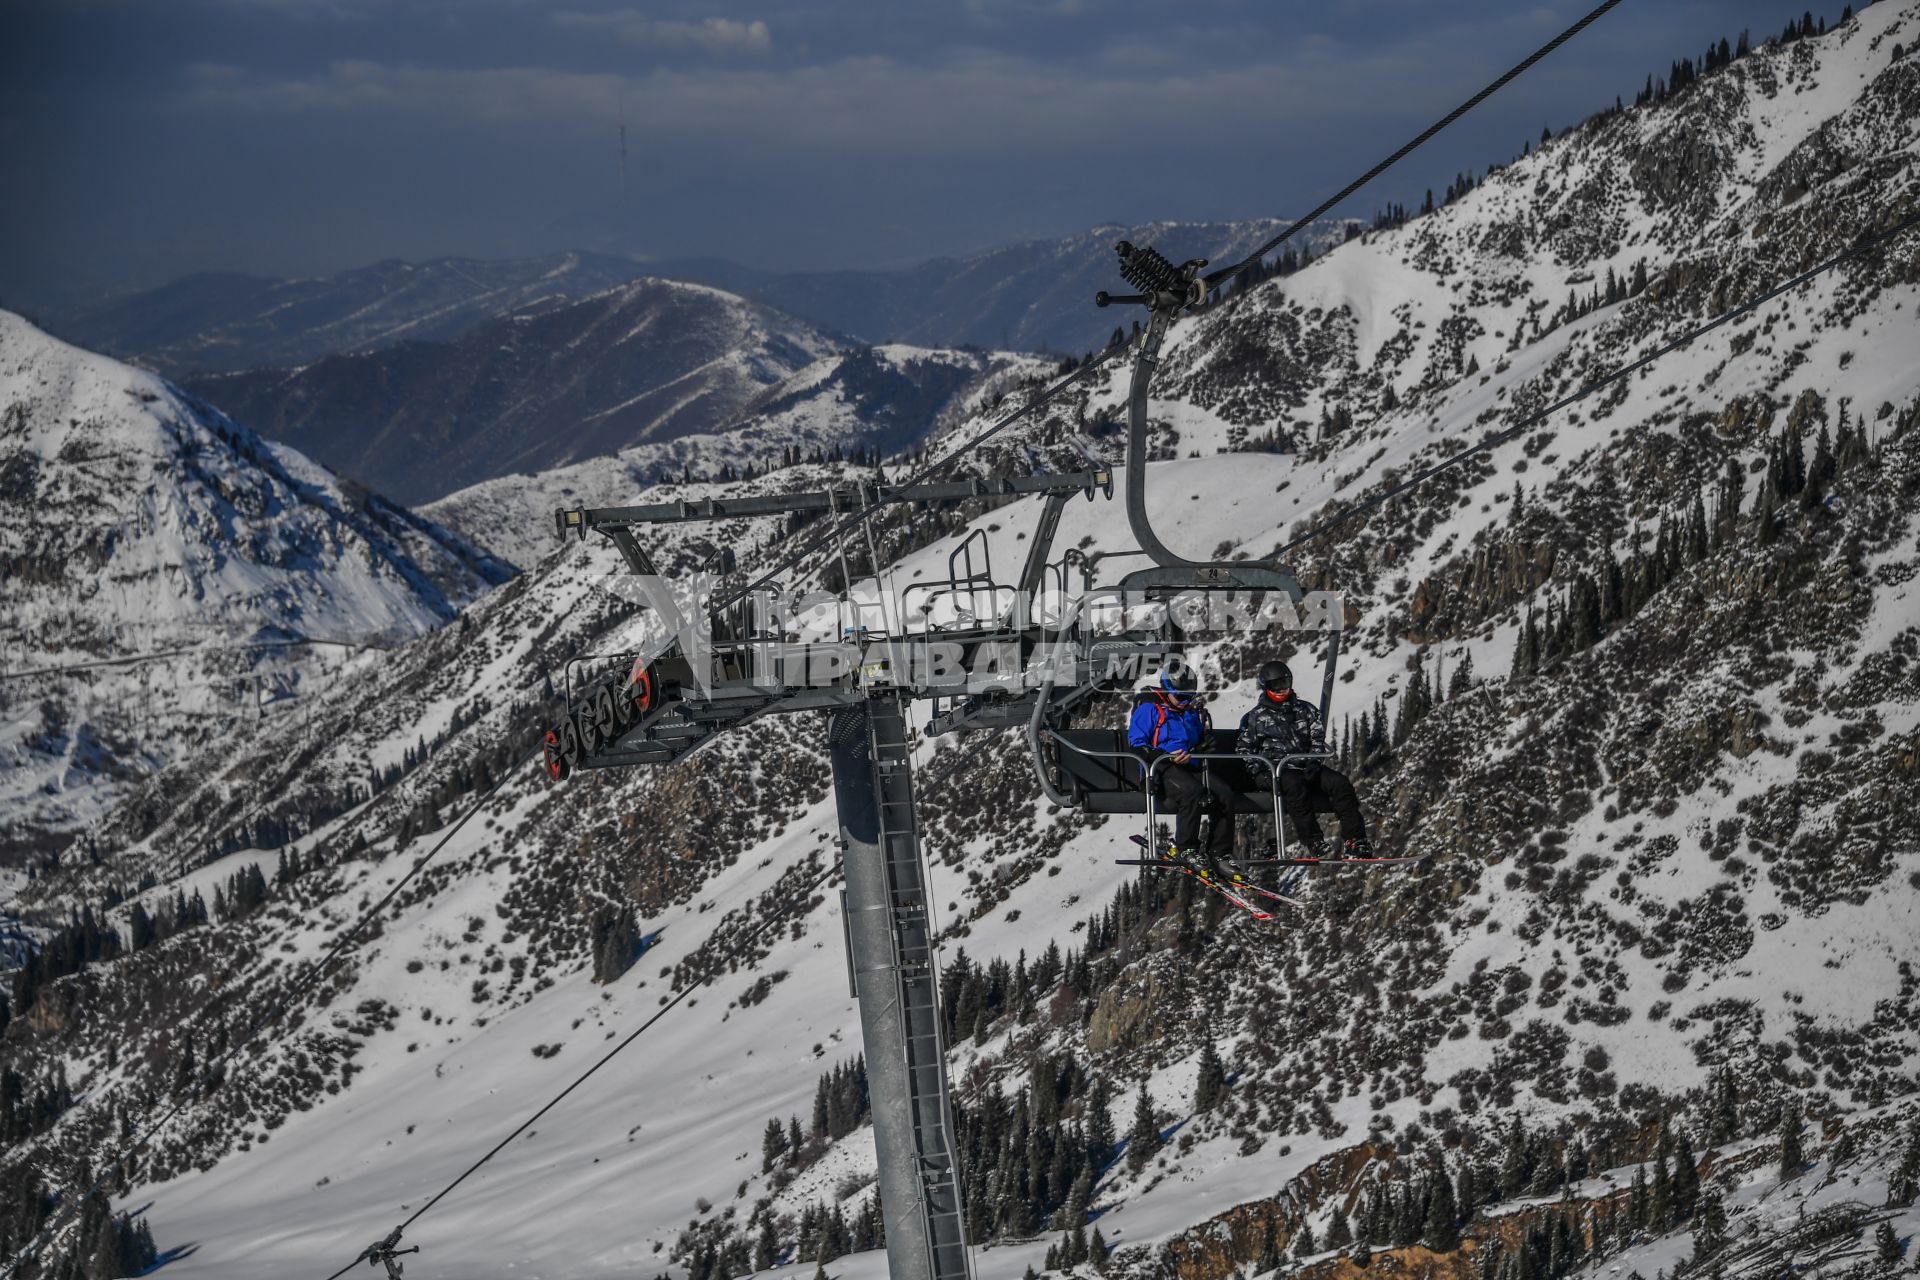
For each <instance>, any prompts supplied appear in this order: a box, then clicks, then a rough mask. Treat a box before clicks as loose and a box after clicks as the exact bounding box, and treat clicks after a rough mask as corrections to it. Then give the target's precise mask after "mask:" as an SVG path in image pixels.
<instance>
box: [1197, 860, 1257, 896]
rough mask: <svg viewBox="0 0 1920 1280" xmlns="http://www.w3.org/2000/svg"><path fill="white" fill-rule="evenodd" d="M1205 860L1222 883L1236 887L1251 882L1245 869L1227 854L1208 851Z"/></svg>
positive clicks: (1251, 878)
mask: <svg viewBox="0 0 1920 1280" xmlns="http://www.w3.org/2000/svg"><path fill="white" fill-rule="evenodd" d="M1206 861H1207V862H1208V863H1209V864H1211V866H1212V868H1213V874H1214V876H1215V877H1216V878H1217V879H1218V880H1219V881H1220V882H1221V883H1223V884H1226V885H1230V886H1232V887H1233V888H1236V889H1238V888H1242V887H1244V886H1246V885H1248V884H1251V883H1252V882H1253V877H1252V876H1251V875H1249V874H1248V872H1247V869H1246V868H1245V867H1243V866H1241V865H1240V864H1239V863H1238V862H1236V861H1235V860H1234V859H1233V857H1232V856H1231V855H1229V854H1224V853H1210V854H1207V855H1206Z"/></svg>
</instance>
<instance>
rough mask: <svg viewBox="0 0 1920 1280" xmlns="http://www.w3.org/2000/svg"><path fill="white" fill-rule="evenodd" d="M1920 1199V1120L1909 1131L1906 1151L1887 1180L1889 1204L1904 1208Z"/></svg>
mask: <svg viewBox="0 0 1920 1280" xmlns="http://www.w3.org/2000/svg"><path fill="white" fill-rule="evenodd" d="M1915 1199H1920V1120H1915V1121H1914V1122H1913V1127H1912V1128H1910V1129H1908V1130H1907V1146H1906V1150H1905V1151H1904V1152H1902V1153H1901V1156H1900V1163H1899V1164H1897V1165H1895V1166H1894V1170H1893V1176H1892V1177H1891V1178H1889V1179H1888V1180H1887V1203H1888V1204H1889V1205H1892V1206H1895V1207H1899V1208H1904V1207H1906V1206H1907V1205H1910V1204H1912V1203H1913V1202H1914V1200H1915Z"/></svg>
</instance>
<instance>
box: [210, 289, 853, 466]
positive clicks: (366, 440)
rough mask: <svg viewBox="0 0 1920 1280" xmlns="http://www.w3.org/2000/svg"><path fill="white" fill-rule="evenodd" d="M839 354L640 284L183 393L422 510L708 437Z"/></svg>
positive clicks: (774, 316) (805, 331)
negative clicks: (464, 491)
mask: <svg viewBox="0 0 1920 1280" xmlns="http://www.w3.org/2000/svg"><path fill="white" fill-rule="evenodd" d="M837 345H838V343H837V341H836V340H835V339H833V338H831V337H829V336H828V335H827V334H825V333H823V332H822V331H821V330H819V329H817V328H815V327H813V326H812V325H809V324H805V323H803V322H801V321H798V320H795V319H793V318H792V317H790V316H786V315H783V314H781V313H779V312H776V311H773V310H772V309H771V308H768V307H764V306H760V305H758V304H754V303H749V302H746V301H743V300H742V299H740V298H738V297H736V296H734V295H732V294H728V293H722V292H720V291H719V290H716V289H710V288H707V287H705V286H701V285H688V284H678V283H674V282H671V281H666V280H653V279H645V280H638V281H635V282H633V283H632V284H628V285H624V286H622V287H620V288H617V289H612V290H609V291H606V292H604V293H599V294H595V295H594V296H592V297H590V298H586V299H583V300H581V301H579V302H574V303H571V304H569V305H566V306H562V307H555V308H551V309H543V310H539V311H536V312H523V313H518V314H514V315H511V316H506V317H502V318H500V319H497V320H492V321H489V322H487V323H485V324H481V325H478V326H476V327H474V328H471V329H468V330H465V331H464V332H462V333H461V334H459V335H458V336H457V337H455V338H452V339H450V340H448V341H445V342H409V343H403V344H400V345H398V346H395V347H390V348H385V349H382V350H379V351H374V352H369V353H367V354H363V355H343V356H329V357H327V358H325V359H322V360H319V361H317V362H315V363H313V364H311V365H307V366H304V367H302V368H298V369H292V370H256V371H253V372H248V373H238V374H231V375H225V376H220V377H203V378H193V379H188V380H187V382H186V384H185V385H186V386H187V387H188V389H190V390H192V391H194V392H195V393H196V394H199V395H203V396H205V397H206V398H207V399H208V400H211V401H212V402H213V403H215V404H218V405H219V406H220V407H221V408H222V409H225V410H226V411H227V412H229V413H231V414H232V415H233V416H234V417H236V418H238V419H240V420H241V421H244V422H248V423H250V424H252V425H253V426H255V427H256V428H257V429H259V430H260V431H261V432H263V433H264V434H266V435H269V436H272V437H273V438H274V439H276V440H283V441H285V442H287V443H288V444H291V445H293V446H294V447H295V448H297V449H301V450H303V451H305V452H307V453H309V454H311V455H312V456H313V457H315V458H317V459H318V460H320V461H321V462H323V463H325V464H326V465H328V466H330V467H333V468H334V469H335V470H337V471H339V472H341V473H342V474H343V475H350V476H353V477H355V478H357V479H359V480H361V481H363V482H364V483H367V484H370V485H373V486H375V487H377V488H379V489H380V490H381V491H382V492H385V493H389V494H392V495H393V496H394V497H395V498H397V499H399V500H400V501H403V502H408V503H420V502H426V501H429V500H431V499H433V498H438V497H442V496H444V495H446V494H448V493H451V492H452V491H453V490H455V489H459V488H462V487H464V486H466V485H469V484H475V483H478V482H479V481H482V480H488V479H491V478H493V477H495V476H499V475H505V474H508V473H510V472H514V471H530V470H540V469H544V468H548V467H554V466H559V465H562V464H564V463H567V462H573V461H577V460H579V459H581V458H590V457H595V456H598V455H601V454H609V453H613V452H616V451H617V450H620V449H623V448H626V447H628V446H631V445H635V444H642V443H646V442H649V441H663V440H672V439H674V438H676V437H679V436H683V435H688V434H693V433H697V432H702V431H708V430H712V429H713V428H715V427H718V426H720V425H722V424H723V423H725V422H727V421H728V420H729V419H730V418H732V417H733V415H734V414H736V413H738V412H739V411H740V410H741V409H742V408H743V407H744V406H745V405H747V404H748V403H749V402H750V401H752V400H753V399H754V398H755V397H756V396H758V395H760V394H761V393H762V392H763V391H765V390H766V388H767V387H769V386H771V385H773V384H774V383H776V382H778V381H780V379H782V378H784V377H786V376H787V375H788V374H791V373H793V372H794V371H795V370H797V369H800V368H802V367H803V366H805V365H808V364H811V363H812V362H813V361H814V360H816V359H818V358H820V357H821V356H824V355H827V354H828V353H830V352H831V351H833V350H834V349H835V347H836V346H837Z"/></svg>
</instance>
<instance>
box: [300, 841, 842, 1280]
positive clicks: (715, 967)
mask: <svg viewBox="0 0 1920 1280" xmlns="http://www.w3.org/2000/svg"><path fill="white" fill-rule="evenodd" d="M839 870H840V860H839V859H837V858H836V859H834V862H833V865H831V866H829V867H828V868H827V869H826V870H825V871H822V872H821V873H820V874H819V875H817V876H815V877H814V878H813V880H812V881H811V882H809V883H808V884H807V886H806V887H805V888H804V889H801V890H800V891H799V892H798V893H796V894H794V895H793V896H791V897H790V898H788V899H787V901H786V903H785V904H784V905H783V906H781V908H780V909H779V910H778V911H775V912H774V913H773V914H772V915H770V916H766V917H763V918H762V920H761V921H760V925H759V927H758V928H756V929H753V930H751V931H749V932H748V933H747V934H746V935H745V936H743V937H739V938H736V939H729V943H737V944H742V945H744V944H750V943H753V942H757V941H758V940H759V939H760V938H762V937H764V936H765V935H767V934H768V933H769V932H771V931H772V930H773V929H774V927H775V926H777V925H783V924H785V923H786V922H787V920H788V918H789V917H791V916H792V915H793V914H794V909H795V907H796V906H797V905H799V904H801V903H807V902H809V901H810V900H811V899H812V896H813V891H814V890H815V889H818V888H819V887H820V886H821V885H823V884H825V883H826V882H827V881H828V880H830V879H832V878H833V876H834V875H835V874H836V873H837V872H838V871H839ZM718 935H719V931H718V930H715V931H714V933H713V934H710V935H709V936H708V938H707V941H708V942H713V941H714V940H715V939H716V938H717V937H718ZM722 968H723V965H722V963H721V962H720V960H719V959H718V958H716V959H715V960H714V963H712V964H711V965H709V966H708V967H707V969H706V971H705V972H703V973H702V974H701V975H700V976H699V977H698V978H695V979H694V980H693V981H691V982H689V983H688V984H687V985H686V986H684V987H682V988H681V989H680V992H679V994H677V995H675V996H674V997H673V999H671V1000H669V1001H668V1002H667V1003H666V1004H663V1005H661V1006H660V1007H659V1008H658V1009H656V1010H654V1012H653V1013H652V1015H651V1016H649V1017H648V1018H647V1020H646V1021H645V1022H643V1023H641V1024H640V1025H639V1026H637V1027H635V1028H634V1029H633V1030H632V1031H630V1032H628V1033H627V1035H626V1036H625V1037H624V1038H623V1039H622V1040H621V1041H620V1042H619V1043H618V1044H616V1045H614V1046H613V1048H611V1049H609V1050H607V1051H606V1053H604V1054H602V1055H601V1056H600V1058H599V1059H598V1060H597V1061H595V1062H594V1064H593V1065H592V1066H590V1067H588V1068H587V1069H586V1070H585V1071H583V1072H581V1073H580V1074H579V1075H577V1076H575V1077H574V1078H573V1080H572V1081H571V1082H570V1083H569V1084H568V1085H567V1087H566V1088H564V1089H562V1090H561V1091H560V1092H559V1093H556V1094H555V1095H553V1097H551V1098H549V1099H548V1100H547V1101H546V1102H545V1103H544V1104H542V1106H541V1107H540V1109H539V1110H537V1111H535V1112H534V1113H533V1114H531V1115H529V1116H528V1117H527V1118H526V1119H525V1120H522V1121H521V1122H520V1123H519V1124H518V1125H516V1126H515V1127H514V1129H513V1131H512V1132H510V1133H508V1134H507V1136H506V1137H504V1138H502V1139H500V1141H498V1142H496V1143H494V1144H493V1146H492V1147H491V1148H489V1149H488V1150H487V1153H486V1154H485V1155H483V1156H481V1157H480V1158H479V1159H478V1160H475V1161H474V1162H473V1163H472V1164H470V1165H468V1166H467V1167H466V1168H465V1169H464V1170H462V1171H461V1173H460V1175H459V1176H458V1177H456V1178H455V1179H454V1180H453V1181H452V1182H449V1183H448V1184H447V1185H446V1186H444V1187H442V1188H441V1189H440V1190H438V1191H436V1192H435V1193H434V1194H433V1197H432V1198H431V1199H429V1200H428V1201H427V1202H426V1203H425V1204H423V1205H421V1206H420V1207H419V1208H418V1209H415V1210H414V1211H413V1213H412V1214H411V1215H409V1216H408V1217H407V1218H406V1220H405V1221H403V1222H402V1223H401V1224H400V1225H399V1227H397V1228H396V1229H395V1230H394V1233H393V1235H392V1236H389V1237H388V1239H390V1240H392V1239H397V1238H398V1237H399V1235H400V1233H401V1232H404V1231H405V1230H406V1229H407V1228H408V1227H411V1226H412V1225H413V1224H414V1223H416V1222H418V1221H419V1220H420V1219H421V1218H423V1217H425V1216H426V1214H427V1212H428V1211H429V1210H431V1209H432V1208H433V1207H434V1206H435V1205H437V1204H439V1203H440V1202H441V1201H442V1200H444V1199H446V1198H447V1196H448V1195H449V1194H451V1193H452V1191H453V1190H454V1188H456V1187H458V1186H459V1185H460V1184H461V1183H463V1182H465V1181H466V1180H467V1179H468V1178H470V1177H472V1176H473V1175H474V1174H476V1173H478V1172H479V1171H480V1169H481V1168H482V1167H483V1166H484V1165H485V1164H486V1163H487V1162H488V1161H490V1160H492V1159H493V1158H494V1157H495V1156H497V1155H499V1154H500V1153H501V1152H502V1151H504V1150H506V1148H507V1146H508V1145H509V1144H510V1143H512V1141H513V1140H514V1139H515V1138H517V1137H519V1136H520V1135H521V1134H523V1133H525V1132H526V1131H527V1130H528V1129H530V1128H531V1127H533V1125H534V1124H535V1123H536V1122H537V1121H538V1120H539V1119H540V1117H542V1116H544V1115H546V1114H547V1113H548V1112H549V1111H551V1110H553V1109H554V1108H555V1107H557V1106H559V1105H560V1103H561V1102H563V1101H565V1100H566V1098H567V1096H568V1095H569V1094H571V1093H572V1092H573V1091H574V1090H575V1089H578V1088H579V1087H580V1086H581V1085H583V1084H585V1083H586V1082H587V1081H588V1080H589V1079H590V1078H591V1077H592V1076H593V1075H594V1073H595V1072H597V1071H599V1070H600V1068H602V1067H604V1066H606V1065H607V1064H608V1063H609V1062H611V1061H613V1060H614V1058H616V1057H618V1056H619V1054H620V1052H621V1050H623V1049H625V1048H626V1047H627V1046H628V1045H630V1044H632V1043H633V1042H634V1041H635V1040H638V1039H639V1038H640V1037H641V1036H643V1035H645V1034H646V1033H647V1031H648V1030H649V1029H650V1028H651V1027H653V1025H654V1024H655V1023H657V1022H659V1021H660V1020H661V1019H662V1018H664V1017H666V1016H667V1015H668V1014H669V1013H672V1012H673V1011H674V1010H675V1009H676V1008H678V1007H679V1006H680V1003H681V1001H683V1000H685V999H686V998H687V997H689V996H691V995H693V994H694V993H695V992H697V991H700V990H702V989H703V988H705V987H706V986H707V985H708V984H709V983H711V982H712V981H713V979H714V978H716V977H718V976H719V975H720V972H721V970H722ZM366 1257H367V1251H366V1250H362V1251H361V1253H360V1255H359V1257H356V1258H355V1259H354V1260H353V1261H352V1262H349V1263H348V1264H347V1265H346V1266H344V1267H341V1268H340V1269H339V1270H338V1271H336V1272H334V1273H333V1274H332V1275H331V1276H328V1277H327V1280H339V1277H341V1276H344V1275H345V1274H346V1273H347V1272H349V1271H351V1270H353V1268H355V1267H357V1266H359V1265H360V1263H361V1262H362V1261H363V1260H364V1259H365V1258H366Z"/></svg>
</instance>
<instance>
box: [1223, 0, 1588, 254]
mask: <svg viewBox="0 0 1920 1280" xmlns="http://www.w3.org/2000/svg"><path fill="white" fill-rule="evenodd" d="M1619 3H1620V0H1603V3H1601V4H1600V5H1598V6H1596V7H1595V8H1594V9H1593V10H1592V11H1590V12H1589V13H1588V14H1587V15H1586V16H1585V17H1583V18H1581V19H1580V20H1579V21H1578V22H1576V23H1574V24H1573V25H1572V26H1570V27H1568V28H1567V29H1566V30H1565V31H1562V32H1561V33H1560V34H1559V35H1557V36H1555V37H1554V38H1553V39H1551V40H1549V41H1547V42H1546V43H1545V44H1543V45H1541V46H1540V47H1539V48H1538V49H1535V50H1534V51H1533V52H1532V53H1530V54H1528V55H1527V57H1526V58H1524V59H1522V60H1521V61H1520V62H1517V63H1515V64H1514V65H1513V66H1512V67H1511V68H1509V69H1508V70H1507V72H1506V73H1505V74H1504V75H1502V76H1501V77H1500V78H1499V79H1497V80H1494V81H1493V82H1492V83H1490V84H1488V85H1487V86H1486V87H1485V88H1484V89H1482V90H1480V92H1478V93H1476V94H1474V95H1473V96H1472V97H1471V98H1468V99H1467V100H1466V101H1465V102H1463V103H1461V104H1460V105H1459V106H1457V107H1455V108H1454V109H1453V110H1452V111H1449V112H1448V113H1447V114H1446V115H1444V116H1442V117H1441V118H1440V119H1439V120H1437V121H1435V122H1434V123H1433V124H1431V125H1429V126H1427V128H1426V129H1425V130H1423V131H1422V132H1421V133H1420V135H1419V136H1418V137H1416V138H1414V139H1413V140H1412V141H1411V142H1408V143H1407V144H1406V145H1405V146H1403V147H1401V148H1400V149H1399V150H1398V151H1396V152H1394V153H1393V154H1392V155H1390V156H1388V157H1387V158H1386V159H1385V160H1382V161H1381V162H1380V163H1379V164H1376V165H1374V166H1373V168H1371V169H1369V170H1367V171H1366V172H1365V173H1363V174H1361V175H1360V176H1359V177H1358V178H1355V179H1354V180H1353V181H1352V182H1349V183H1348V184H1347V185H1346V186H1344V187H1342V188H1340V190H1339V191H1338V192H1336V193H1335V194H1334V195H1332V196H1331V197H1329V198H1328V199H1326V200H1323V201H1321V202H1320V203H1319V204H1318V205H1316V206H1315V207H1314V208H1313V209H1312V210H1311V211H1310V212H1309V213H1308V214H1307V215H1306V216H1305V217H1302V218H1298V219H1295V220H1294V221H1293V222H1292V223H1290V224H1289V225H1288V226H1287V227H1286V229H1285V230H1283V231H1281V232H1280V234H1278V235H1276V236H1274V237H1273V238H1272V239H1271V240H1268V241H1267V242H1266V243H1265V244H1263V245H1261V246H1260V247H1259V248H1258V249H1255V250H1254V251H1253V252H1252V253H1250V254H1248V255H1247V256H1246V257H1244V258H1242V259H1240V261H1238V262H1236V263H1234V264H1233V265H1232V266H1230V267H1222V268H1220V269H1219V270H1217V271H1209V272H1208V273H1207V274H1206V275H1205V276H1204V277H1203V283H1204V284H1205V286H1206V287H1207V288H1208V289H1214V288H1218V287H1219V286H1220V285H1222V284H1225V283H1226V282H1227V281H1228V280H1230V279H1232V278H1233V277H1235V276H1238V275H1240V274H1241V273H1242V272H1244V271H1245V270H1246V269H1247V268H1249V267H1251V266H1252V265H1253V264H1254V263H1256V262H1258V261H1260V259H1262V258H1264V257H1266V256H1267V255H1268V254H1269V253H1272V252H1273V251H1274V250H1275V249H1277V248H1279V247H1280V245H1281V244H1282V243H1283V242H1284V241H1286V240H1287V239H1288V238H1289V237H1290V236H1292V235H1293V233H1294V232H1296V231H1299V230H1301V229H1302V228H1303V227H1306V226H1309V225H1311V224H1312V223H1313V221H1314V220H1315V219H1316V218H1319V217H1320V216H1321V215H1323V214H1325V213H1326V212H1327V211H1328V210H1330V209H1332V208H1334V207H1335V206H1336V205H1338V204H1339V203H1340V202H1341V201H1343V200H1345V199H1346V198H1347V197H1348V196H1350V195H1352V194H1353V193H1354V192H1356V191H1358V190H1359V189H1360V188H1361V187H1364V186H1366V185H1367V184H1368V183H1369V182H1372V181H1373V180H1374V179H1375V178H1377V177H1379V176H1380V175H1381V174H1383V173H1385V172H1386V171H1387V170H1388V169H1391V168H1392V167H1393V166H1394V165H1396V164H1398V163H1399V162H1400V161H1402V160H1404V159H1406V157H1407V156H1408V155H1410V154H1412V152H1413V151H1415V150H1416V149H1418V148H1419V147H1420V146H1422V145H1423V144H1424V143H1426V142H1428V141H1429V140H1430V139H1432V138H1433V136H1434V135H1435V134H1437V133H1439V132H1440V131H1441V130H1443V129H1445V128H1446V127H1447V126H1448V125H1450V124H1452V123H1453V122H1454V121H1456V120H1458V119H1459V118H1460V117H1461V116H1464V115H1466V114H1467V112H1469V111H1471V110H1473V109H1474V108H1475V107H1477V106H1479V105H1480V104H1481V103H1482V102H1485V101H1486V100H1487V99H1488V98H1491V97H1492V96H1493V95H1494V94H1495V93H1497V92H1499V91H1500V90H1501V89H1503V88H1505V87H1506V86H1507V85H1508V84H1509V83H1511V82H1512V81H1513V80H1515V79H1517V78H1518V77H1519V76H1520V75H1521V73H1522V72H1524V71H1526V70H1527V69H1528V68H1529V67H1531V66H1533V64H1534V63H1536V62H1538V61H1540V60H1541V59H1542V58H1544V57H1546V56H1547V55H1548V54H1550V53H1552V52H1553V51H1554V50H1555V49H1558V48H1559V47H1560V46H1561V45H1563V44H1565V43H1566V42H1567V41H1569V40H1571V39H1573V38H1574V37H1575V36H1577V35H1579V34H1580V33H1581V32H1582V31H1585V30H1586V29H1587V28H1588V27H1589V26H1592V25H1593V24H1594V23H1595V22H1597V21H1598V20H1599V19H1600V18H1601V17H1603V16H1604V15H1605V14H1606V12H1607V11H1608V10H1609V9H1612V8H1613V7H1614V6H1615V5H1617V4H1619Z"/></svg>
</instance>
